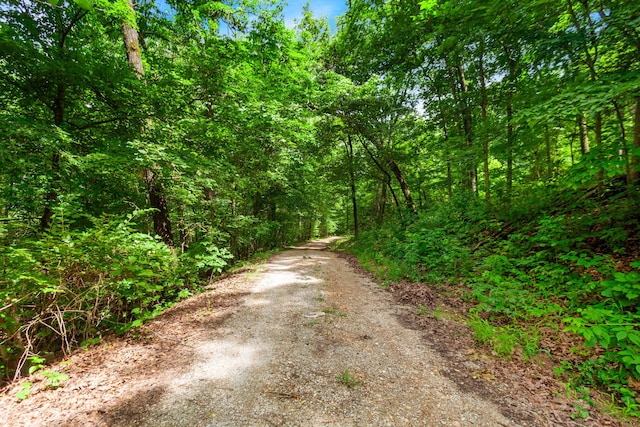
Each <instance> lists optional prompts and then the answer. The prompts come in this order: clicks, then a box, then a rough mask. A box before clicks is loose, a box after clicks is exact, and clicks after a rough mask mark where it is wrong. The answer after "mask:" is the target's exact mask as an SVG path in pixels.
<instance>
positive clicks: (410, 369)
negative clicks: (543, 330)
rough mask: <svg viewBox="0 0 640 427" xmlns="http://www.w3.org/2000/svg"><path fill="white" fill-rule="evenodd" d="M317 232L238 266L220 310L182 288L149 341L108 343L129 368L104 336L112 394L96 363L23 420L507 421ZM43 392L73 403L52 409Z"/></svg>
mask: <svg viewBox="0 0 640 427" xmlns="http://www.w3.org/2000/svg"><path fill="white" fill-rule="evenodd" d="M326 243H327V241H320V242H313V243H310V244H307V245H305V246H302V247H299V248H294V249H291V250H287V251H284V252H281V253H279V254H277V255H275V256H273V257H272V258H271V259H270V261H269V262H267V263H266V264H264V265H263V266H261V268H260V270H261V271H259V272H258V273H250V274H247V275H246V276H245V278H244V284H243V285H242V286H245V288H246V289H245V291H244V292H242V293H241V294H242V296H239V297H238V298H241V299H238V304H239V305H237V307H236V308H235V309H234V310H233V312H230V313H229V315H228V316H226V318H218V319H217V320H215V321H213V320H207V319H206V318H205V315H202V314H201V313H202V312H204V313H206V310H205V311H202V310H204V309H203V308H202V307H203V306H202V305H198V306H197V310H199V311H197V313H200V314H198V317H194V314H193V313H189V314H186V313H187V311H189V310H191V311H193V310H195V309H194V307H196V306H190V305H189V303H188V302H185V303H184V304H180V305H178V306H177V307H176V308H174V309H172V310H170V313H168V314H167V315H166V316H165V317H161V318H159V319H157V320H156V321H154V322H159V323H161V324H162V328H161V329H155V332H154V333H153V334H152V335H151V336H150V338H149V340H150V341H152V343H149V344H144V343H142V344H141V343H138V342H133V343H130V344H129V343H128V344H126V345H125V344H122V346H123V347H118V346H115V348H112V349H111V352H112V353H113V352H119V354H121V355H122V354H135V355H136V357H135V358H132V359H133V360H132V362H131V363H134V364H137V365H135V366H138V369H140V370H146V371H147V372H140V374H139V377H137V376H136V372H135V371H133V370H131V369H129V370H126V367H125V366H122V364H118V361H117V360H116V359H113V360H108V357H107V356H106V354H112V353H106V351H107V350H101V351H103V353H99V354H101V355H103V356H101V357H104V358H105V359H107V360H102V362H101V366H102V369H105V370H107V371H109V369H110V375H109V374H107V373H105V374H104V375H103V377H101V382H102V385H103V386H104V390H105V392H104V393H106V394H107V395H108V396H110V397H109V399H106V400H104V399H100V393H94V392H93V391H92V390H93V388H92V386H91V384H93V383H92V382H91V381H93V380H94V378H95V375H98V373H97V372H96V373H95V375H94V376H90V374H89V377H88V378H87V379H84V380H83V379H81V378H76V379H75V380H74V374H73V372H70V373H69V375H70V377H71V379H70V380H69V384H66V385H65V387H64V388H63V389H60V390H59V391H46V392H42V393H39V394H38V395H36V396H34V397H33V400H32V401H31V402H29V400H27V401H25V402H24V404H25V405H26V406H25V407H24V409H27V408H29V405H39V406H37V408H34V409H35V410H37V411H40V412H41V413H40V416H39V417H38V416H36V417H31V418H29V419H27V421H29V422H34V424H29V423H28V422H27V421H25V422H24V423H23V425H38V421H42V425H50V422H53V421H55V422H56V423H57V424H61V425H100V426H479V425H482V426H515V425H517V423H516V422H514V421H513V420H510V419H508V418H506V417H505V416H504V415H502V414H501V412H500V409H499V408H497V407H496V406H495V405H494V404H493V403H491V402H488V401H485V400H482V399H481V398H479V397H478V396H476V395H473V394H465V393H463V392H461V391H459V390H458V389H457V388H456V386H455V385H454V384H453V383H451V382H450V381H449V380H447V379H446V378H445V377H443V376H442V375H441V374H440V371H441V369H443V368H442V366H443V361H442V360H440V359H439V358H438V356H437V355H435V354H434V353H433V352H432V351H431V350H430V349H429V348H428V346H427V345H426V344H425V342H424V340H423V339H421V337H420V333H419V332H417V331H413V330H409V329H406V328H404V327H403V326H401V325H400V324H399V323H398V321H397V319H396V317H395V316H394V315H393V313H392V310H393V303H392V301H391V297H390V295H389V293H388V292H386V291H384V290H383V289H382V288H380V287H378V286H377V285H375V284H373V283H372V282H371V281H370V280H368V279H367V278H364V277H362V276H361V275H358V274H357V273H355V272H354V271H353V269H352V268H351V267H350V266H349V265H348V263H347V262H346V261H345V260H344V259H341V258H339V257H338V256H337V255H336V254H334V253H331V252H328V251H325V250H323V249H324V248H325V245H326ZM242 286H241V287H242ZM196 298H198V297H196ZM200 298H204V297H202V296H201V297H200ZM205 308H206V307H205ZM210 311H211V312H213V311H215V310H210ZM185 319H188V321H185ZM194 319H198V320H197V322H194ZM154 322H152V324H151V325H150V326H149V327H150V329H151V330H152V331H154V329H153V328H154V325H153V323H154ZM172 322H174V323H172ZM191 328H193V329H194V330H191ZM127 352H128V353H127ZM96 354H98V353H96ZM78 357H80V356H78ZM91 357H93V358H94V359H95V358H96V357H98V356H95V355H94V356H91ZM94 359H92V360H94ZM83 360H85V359H82V360H81V361H78V362H77V363H76V364H77V365H78V366H83V365H82V363H81V362H82V361H83ZM149 360H151V361H149ZM154 361H155V362H154ZM85 362H86V361H85ZM86 363H89V362H86ZM109 363H112V364H114V366H113V368H109ZM91 366H93V365H91ZM92 369H98V367H97V366H96V367H94V368H92ZM347 370H348V372H349V376H345V371H347ZM149 371H153V372H151V373H150V372H149ZM74 381H75V383H74ZM83 381H84V383H83ZM105 382H106V384H105ZM110 385H111V386H112V387H110ZM64 389H66V391H63V390H64ZM47 393H49V395H50V396H49V399H48V400H47V399H45V398H44V397H42V396H44V395H46V394H47ZM56 393H57V394H56ZM52 399H54V400H55V399H64V400H65V401H66V402H69V401H71V402H75V403H73V404H69V403H67V405H71V406H67V409H66V410H64V411H62V413H57V414H54V411H55V409H54V408H55V404H54V403H51V400H52ZM74 399H75V400H74ZM103 400H104V401H103ZM39 402H41V403H39ZM47 402H49V403H47ZM1 409H3V408H2V406H0V410H1ZM59 412H60V411H59ZM13 421H14V424H12V425H20V423H21V421H20V420H17V424H16V423H15V422H16V420H15V419H14V420H13Z"/></svg>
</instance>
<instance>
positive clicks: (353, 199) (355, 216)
mask: <svg viewBox="0 0 640 427" xmlns="http://www.w3.org/2000/svg"><path fill="white" fill-rule="evenodd" d="M347 144H348V148H347V155H348V156H349V159H348V160H349V182H350V184H351V205H352V206H353V235H354V236H355V238H356V239H357V238H358V231H359V230H358V203H357V198H356V179H355V174H354V172H353V143H352V141H351V135H347ZM347 225H348V224H347Z"/></svg>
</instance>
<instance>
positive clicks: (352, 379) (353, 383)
mask: <svg viewBox="0 0 640 427" xmlns="http://www.w3.org/2000/svg"><path fill="white" fill-rule="evenodd" d="M338 381H340V382H341V383H342V384H344V385H346V386H347V387H349V388H352V387H358V386H360V385H362V382H361V381H359V380H358V379H357V378H356V376H355V375H354V374H352V373H351V372H349V369H345V370H344V372H343V373H342V374H341V375H339V376H338Z"/></svg>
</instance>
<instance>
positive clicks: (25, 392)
mask: <svg viewBox="0 0 640 427" xmlns="http://www.w3.org/2000/svg"><path fill="white" fill-rule="evenodd" d="M32 385H33V383H31V382H29V381H25V382H23V383H20V387H22V390H20V391H18V392H17V393H16V397H17V398H18V399H20V400H24V399H26V398H27V397H29V395H30V394H31V386H32Z"/></svg>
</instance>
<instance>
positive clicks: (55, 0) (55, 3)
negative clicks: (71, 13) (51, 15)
mask: <svg viewBox="0 0 640 427" xmlns="http://www.w3.org/2000/svg"><path fill="white" fill-rule="evenodd" d="M59 2H60V0H49V4H50V5H51V6H53V7H57V6H58V3H59Z"/></svg>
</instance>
